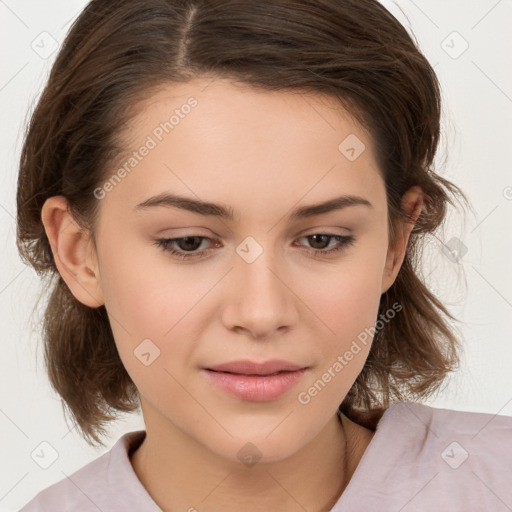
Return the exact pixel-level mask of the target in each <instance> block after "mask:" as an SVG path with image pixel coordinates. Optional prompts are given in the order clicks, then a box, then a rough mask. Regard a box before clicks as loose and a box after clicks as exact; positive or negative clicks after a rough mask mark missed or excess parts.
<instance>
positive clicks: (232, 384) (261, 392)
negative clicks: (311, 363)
mask: <svg viewBox="0 0 512 512" xmlns="http://www.w3.org/2000/svg"><path fill="white" fill-rule="evenodd" d="M277 366H281V369H279V368H276V367H277ZM283 366H285V367H286V368H285V369H282V367H283ZM202 371H203V373H204V374H205V375H206V376H207V378H208V380H209V382H210V383H213V384H214V385H215V387H216V388H218V389H220V390H221V391H223V392H225V393H227V394H228V395H230V396H232V397H236V398H238V399H240V400H244V401H250V402H268V401H271V400H276V399H278V398H279V397H281V396H282V395H284V394H285V393H286V392H287V391H289V390H291V389H292V388H293V387H295V385H296V384H297V383H298V382H299V381H300V380H301V379H302V378H303V377H304V375H305V374H306V373H307V372H308V371H309V367H307V366H300V365H295V364H292V363H286V362H283V361H277V362H276V361H271V362H267V363H264V364H256V363H252V362H251V363H248V362H247V361H244V362H240V361H238V362H235V363H228V364H224V365H218V366H215V367H212V368H202Z"/></svg>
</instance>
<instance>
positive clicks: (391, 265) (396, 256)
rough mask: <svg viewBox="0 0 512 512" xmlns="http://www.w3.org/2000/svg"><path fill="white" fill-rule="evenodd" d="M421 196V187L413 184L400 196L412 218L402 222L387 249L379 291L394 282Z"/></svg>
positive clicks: (418, 210) (418, 211) (420, 205)
mask: <svg viewBox="0 0 512 512" xmlns="http://www.w3.org/2000/svg"><path fill="white" fill-rule="evenodd" d="M423 197H424V195H423V191H422V189H421V187H419V186H414V187H411V188H410V189H409V190H408V191H407V192H406V193H405V194H404V196H403V198H402V208H403V210H405V211H406V212H407V213H408V215H409V216H410V217H411V218H412V220H410V221H408V220H405V221H404V222H403V223H402V225H401V227H400V228H399V232H398V233H397V238H396V241H395V244H394V247H390V248H389V249H388V253H387V257H386V265H385V268H384V273H383V276H382V289H381V293H385V292H387V291H388V290H389V288H391V286H392V284H393V283H394V282H395V279H396V276H397V275H398V272H399V270H400V267H401V266H402V263H403V261H404V258H405V254H406V251H407V243H408V241H409V235H410V234H411V231H412V228H413V227H414V224H415V223H416V220H417V219H418V217H419V215H420V213H421V209H422V208H423Z"/></svg>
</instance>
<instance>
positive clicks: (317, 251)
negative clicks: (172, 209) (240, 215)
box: [155, 233, 355, 260]
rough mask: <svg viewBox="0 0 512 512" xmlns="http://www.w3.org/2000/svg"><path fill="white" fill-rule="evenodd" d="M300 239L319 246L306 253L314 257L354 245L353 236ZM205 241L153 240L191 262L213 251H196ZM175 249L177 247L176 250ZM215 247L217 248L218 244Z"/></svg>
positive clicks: (198, 238) (200, 238)
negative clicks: (330, 243)
mask: <svg viewBox="0 0 512 512" xmlns="http://www.w3.org/2000/svg"><path fill="white" fill-rule="evenodd" d="M302 239H308V240H311V241H312V242H310V243H312V245H313V246H321V247H320V248H317V247H313V248H312V249H309V250H308V251H307V252H310V253H312V254H313V255H314V256H329V255H332V254H334V253H338V252H340V251H343V250H345V249H346V248H347V247H349V246H351V245H353V244H354V243H355V237H354V236H353V235H336V234H333V233H314V234H311V235H307V236H303V237H301V238H299V239H298V240H302ZM205 240H207V241H210V242H211V241H212V239H211V238H208V237H206V236H196V235H191V236H186V237H181V238H159V239H157V240H155V245H157V246H158V247H160V248H161V249H162V250H163V251H165V252H167V253H169V254H171V255H172V256H173V257H176V258H178V259H180V260H192V259H197V258H201V257H203V256H205V255H206V253H209V252H210V251H211V250H213V249H211V248H207V249H203V250H201V251H197V249H199V247H201V244H202V241H205ZM332 240H335V241H336V242H337V244H336V245H335V246H334V247H332V248H330V249H328V250H325V247H324V246H327V247H328V246H329V242H330V241H332ZM176 247H178V249H177V248H176ZM217 247H219V244H218V243H217ZM195 251H197V252H195Z"/></svg>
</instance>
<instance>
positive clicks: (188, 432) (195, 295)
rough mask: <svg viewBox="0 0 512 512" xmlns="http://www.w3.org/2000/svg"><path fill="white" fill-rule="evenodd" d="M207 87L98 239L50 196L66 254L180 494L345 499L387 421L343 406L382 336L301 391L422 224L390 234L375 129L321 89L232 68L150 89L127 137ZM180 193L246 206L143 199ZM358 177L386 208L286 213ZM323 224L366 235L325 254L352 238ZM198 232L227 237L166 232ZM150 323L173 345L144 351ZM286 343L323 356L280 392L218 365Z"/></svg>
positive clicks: (77, 292) (59, 256) (257, 501)
mask: <svg viewBox="0 0 512 512" xmlns="http://www.w3.org/2000/svg"><path fill="white" fill-rule="evenodd" d="M190 96H194V97H195V98H196V99H197V101H198V106H197V107H196V108H195V109H193V110H192V111H191V112H190V114H188V115H187V116H184V118H183V119H181V120H180V123H179V124H178V125H177V126H175V128H174V129H173V131H172V132H170V133H169V134H168V135H166V136H165V137H164V138H163V140H162V141H161V142H159V144H158V145H157V147H156V148H154V149H152V150H151V151H150V152H149V154H148V155H147V156H146V157H145V158H144V159H143V160H142V161H141V162H140V163H139V164H138V165H137V167H135V168H134V169H133V170H132V172H131V173H130V174H129V175H127V176H126V177H125V178H124V179H123V180H122V181H121V182H120V183H119V184H117V185H116V186H115V187H114V188H113V190H111V191H110V192H108V193H107V194H106V195H105V197H104V198H103V199H101V200H100V217H99V223H98V225H97V233H96V237H97V247H96V248H94V246H93V244H92V243H91V240H90V237H89V236H88V235H89V233H88V232H87V230H81V229H80V227H79V226H78V224H77V223H76V222H75V221H74V219H73V218H72V217H71V216H70V214H69V212H68V211H67V208H66V200H65V199H64V198H63V197H62V196H55V197H52V198H50V199H48V200H47V201H46V203H45V205H44V208H43V210H42V220H43V223H44V226H45V229H46V233H47V235H48V238H49V240H50V244H51V247H52V251H53V254H54V257H55V262H56V264H57V267H58V270H59V272H60V273H61V275H62V277H63V278H64V279H65V281H66V283H67V284H68V286H69V288H70V289H71V291H72V293H73V294H74V296H75V297H76V298H77V299H78V300H79V301H81V302H82V303H84V304H86V305H88V306H90V307H98V306H100V305H102V304H104V305H105V307H106V310H107V312H108V314H109V318H110V322H111V325H112V331H113V334H114V338H115V343H116V346H117V349H118V351H119V354H120V357H121V359H122V361H123V364H124V366H125V367H126V370H127V371H128V373H129V374H130V376H131V378H132V379H133V381H134V382H135V384H136V386H137V388H138V389H139V392H140V395H141V406H142V412H143V416H144V421H145V424H146V431H147V435H146V439H145V440H144V442H143V443H142V445H141V446H140V447H139V448H138V449H137V450H136V451H135V452H134V454H133V455H132V457H131V462H132V465H133V468H134V470H135V473H136V474H137V476H138V477H139V479H140V480H141V482H142V483H143V485H144V486H145V487H146V489H147V490H148V492H149V493H150V495H151V496H152V498H153V499H154V501H155V502H156V503H157V504H158V505H159V506H160V508H162V510H164V511H171V510H172V511H176V510H194V509H193V508H192V507H195V508H197V509H198V510H208V511H220V510H222V511H223V512H226V511H235V510H242V509H243V510H248V511H254V512H256V511H268V510H290V511H295V510H297V511H299V510H301V511H302V510H304V509H306V510H310V511H324V510H329V509H330V508H331V507H332V506H333V505H334V503H335V502H336V501H337V499H338V498H339V496H340V495H341V493H342V492H343V490H344V489H345V487H346V486H347V484H348V482H349V481H350V478H351V477H352V475H353V473H354V471H355V470H356V468H357V465H358V464H359V461H360V459H361V457H362V455H363V454H364V451H365V450H366V448H367V447H368V444H369V443H370V442H371V440H372V437H373V434H374V432H373V431H371V430H368V429H366V428H364V427H362V426H360V425H357V424H356V423H354V422H352V421H350V420H349V419H348V418H347V417H345V416H343V417H342V421H341V422H340V421H339V420H338V418H337V416H336V410H337V408H338V406H339V404H340V403H341V402H342V401H343V399H344V397H345V396H346V394H347V392H348V391H349V389H350V387H351V386H352V384H353V383H354V381H355V379H356V377H357V375H358V374H359V373H360V371H361V369H362V368H363V366H364V363H365V361H366V358H367V356H368V352H369V350H370V345H371V343H370V342H368V343H367V345H366V346H365V345H363V344H360V347H361V351H360V352H359V353H358V354H357V355H355V356H354V357H353V359H352V360H351V361H349V362H348V363H347V364H346V366H344V368H343V370H342V371H341V372H339V373H338V374H337V375H336V377H334V378H332V379H331V381H330V382H329V383H328V384H327V385H326V386H325V387H324V388H323V389H322V390H321V391H320V392H319V393H318V394H317V395H316V396H315V397H314V398H312V399H311V401H310V402H309V403H308V404H305V405H304V404H301V403H300V402H299V401H298V399H297V395H298V393H299V392H301V391H307V390H308V388H309V387H310V386H312V385H313V383H314V382H315V381H317V380H318V379H321V377H322V374H324V373H325V372H326V371H327V369H328V368H329V367H331V366H332V365H333V363H334V362H335V361H336V360H337V357H338V356H339V355H343V354H344V353H345V352H346V350H348V348H349V347H350V345H351V343H352V342H353V340H355V339H356V338H357V336H358V334H360V333H361V332H363V331H364V330H365V329H366V328H370V327H372V326H374V325H375V322H376V320H377V315H378V306H379V300H380V296H381V294H382V293H384V292H385V291H386V290H388V289H389V288H390V286H391V285H392V284H393V282H394V280H395V278H396V276H397V274H398V271H399V269H400V266H401V264H402V262H403V258H404V255H405V250H406V246H407V241H408V238H409V235H410V232H411V229H412V228H413V225H414V223H413V222H409V223H404V224H403V225H401V227H400V229H399V236H398V238H397V243H396V244H395V246H393V247H390V246H389V243H388V228H387V204H386V195H385V184H384V181H383V180H382V177H381V175H380V174H379V170H378V168H377V164H376V160H375V156H374V151H373V143H372V140H371V138H370V137H369V135H368V134H367V133H366V132H365V130H363V128H362V127H361V126H360V125H359V124H358V123H356V122H355V121H354V120H353V119H352V118H351V117H350V115H349V114H348V113H347V112H346V111H344V110H343V109H341V108H340V107H339V105H338V104H337V103H335V102H334V100H332V98H328V97H324V96H320V95H311V94H309V95H307V96H304V95H298V94H292V93H291V92H261V91H258V92H256V91H254V90H251V89H249V88H247V87H246V88H244V87H240V86H235V85H234V84H233V83H231V82H228V81H226V80H220V79H217V80H214V81H213V82H212V81H211V80H205V79H196V80H194V81H192V82H189V83H187V84H178V85H176V84H171V85H169V86H168V87H165V88H164V89H162V90H161V91H159V92H158V93H156V94H154V95H153V96H151V97H149V98H148V99H147V101H145V102H144V104H141V105H140V107H141V108H140V109H139V113H138V115H137V116H136V117H135V118H134V119H133V120H132V122H131V124H130V127H129V132H127V133H129V134H130V136H129V137H128V136H126V137H125V144H126V149H127V152H126V154H127V155H130V154H131V153H132V152H133V151H135V150H137V149H138V148H139V147H140V146H141V145H142V144H143V143H144V141H145V140H146V138H147V137H148V135H150V134H151V133H152V131H153V130H154V129H155V127H156V126H158V125H159V124H160V123H161V122H162V121H164V120H166V119H168V117H169V114H168V113H169V112H172V111H173V110H174V109H176V108H178V109H179V108H180V107H181V106H182V105H183V104H184V103H186V101H187V99H188V98H189V97H190ZM349 134H355V135H356V136H357V137H358V138H359V139H360V140H361V141H363V142H364V144H365V146H366V149H365V150H364V151H363V152H362V153H361V154H360V156H359V157H358V158H357V159H356V160H354V161H350V160H349V159H347V158H346V157H345V156H344V154H342V153H341V152H340V151H339V150H338V146H339V144H340V142H342V141H343V140H344V139H345V138H346V137H347V136H348V135H349ZM125 160H126V158H125ZM125 160H124V161H125ZM116 169H117V167H116V166H115V165H113V166H112V169H110V170H109V172H108V173H107V174H106V179H108V178H109V177H110V176H111V175H112V174H113V173H114V172H115V171H116ZM162 192H173V193H177V194H181V195H185V196H187V197H191V198H194V199H201V200H206V201H211V202H215V203H222V204H224V205H229V206H230V207H232V208H233V209H234V211H235V214H236V216H235V220H234V221H230V220H226V219H219V218H214V217H204V216H201V215H198V214H196V213H192V212H187V211H185V210H180V209H177V208H169V207H156V208H150V209H147V210H144V211H137V212H135V211H134V208H135V206H136V205H137V204H138V203H140V202H142V201H144V200H145V199H147V198H149V197H151V196H154V195H157V194H160V193H162ZM343 193H346V194H354V195H359V196H362V197H364V198H366V199H367V200H368V201H370V203H371V204H372V206H373V208H367V207H365V206H361V205H358V206H351V207H347V208H345V209H342V210H337V211H332V212H329V213H325V214H321V215H317V216H315V217H312V218H308V219H303V220H300V221H295V222H287V221H286V215H287V214H289V213H290V211H291V210H293V209H294V208H297V207H299V206H305V205H310V204H314V203H318V202H322V201H326V200H328V199H331V198H333V197H336V196H338V195H341V194H343ZM422 204H423V193H422V191H421V189H420V188H419V187H413V188H411V189H410V190H409V191H407V193H406V194H405V196H404V197H403V207H404V208H405V209H406V210H407V211H408V212H409V213H410V214H411V215H412V218H413V220H414V221H415V220H416V218H417V216H418V215H419V213H420V210H421V207H422ZM319 232H328V233H332V234H334V235H350V234H352V235H354V236H355V238H356V240H355V243H354V245H352V246H347V247H345V248H344V249H343V250H341V251H340V252H338V253H334V254H333V255H331V256H322V255H321V254H320V253H319V254H317V255H314V254H313V251H314V249H315V248H316V249H318V250H319V251H321V250H324V251H325V250H328V249H330V248H333V247H335V246H337V242H336V239H334V238H331V239H327V240H324V242H323V245H322V241H321V240H320V241H317V243H316V245H315V240H314V239H313V240H312V239H310V238H307V237H309V236H311V235H314V234H318V233H319ZM187 236H204V237H209V238H210V239H211V241H208V240H203V242H202V243H201V244H199V243H197V244H196V246H195V249H194V248H193V249H188V250H189V251H190V250H192V251H195V252H196V253H197V252H200V251H202V250H207V249H208V248H211V251H210V252H209V253H207V254H205V255H203V256H202V257H200V258H197V259H195V260H194V259H192V261H191V262H184V261H182V260H179V259H177V258H175V257H173V256H172V255H170V254H168V253H166V252H164V250H163V249H162V248H160V247H157V246H156V245H155V243H154V242H155V239H157V238H159V237H160V238H164V237H167V238H179V237H187ZM247 236H251V237H253V238H254V239H255V240H256V241H257V243H258V244H259V245H260V246H261V248H262V249H263V252H262V254H261V255H260V256H259V257H258V258H257V259H256V260H255V261H254V262H252V263H247V262H246V261H245V260H244V259H243V258H241V257H240V256H239V255H238V254H237V253H236V248H237V247H238V246H239V245H240V244H241V242H242V241H243V240H244V239H245V238H246V237H247ZM215 241H216V242H215ZM174 248H175V249H177V250H179V249H181V252H185V251H186V250H187V246H186V245H185V246H183V244H182V245H179V246H176V244H175V245H174ZM399 318H400V313H397V315H396V316H395V318H394V320H390V321H400V320H399ZM148 338H149V339H150V340H152V343H154V345H155V346H157V347H158V348H159V350H160V356H159V357H158V358H156V359H155V360H154V361H153V362H152V363H151V364H150V365H148V366H146V365H144V364H142V363H141V361H140V360H139V359H138V358H137V357H136V356H135V355H134V350H136V349H137V347H138V346H139V345H140V343H141V342H142V340H144V339H148ZM370 341H371V339H370ZM273 358H279V359H284V360H287V361H291V362H294V363H297V364H301V365H302V366H309V367H310V369H309V370H308V373H307V374H306V375H305V376H304V377H303V378H302V379H301V381H300V382H299V383H298V384H297V385H296V386H295V387H294V388H293V389H292V390H290V391H287V392H286V393H285V394H284V395H281V396H280V397H279V398H278V399H275V400H272V401H268V402H251V401H244V400H240V399H238V398H235V397H231V396H229V395H227V394H225V393H224V392H223V391H221V390H219V389H217V388H216V387H215V386H213V385H212V384H210V383H209V381H208V380H207V379H206V377H205V376H204V375H203V374H202V372H201V371H200V368H201V367H204V366H208V365H214V364H220V363H223V362H228V361H233V360H236V359H251V360H257V361H263V360H268V359H273ZM248 442H251V443H252V444H253V445H255V446H256V447H257V448H258V450H259V452H260V453H261V459H260V460H259V461H258V462H257V463H256V464H255V465H253V466H251V467H248V466H246V465H245V464H243V463H242V462H241V461H240V460H239V458H238V456H237V452H238V451H239V450H240V449H241V448H242V447H243V446H244V445H246V443H248ZM319 490H320V491H319Z"/></svg>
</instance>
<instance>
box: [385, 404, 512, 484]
mask: <svg viewBox="0 0 512 512" xmlns="http://www.w3.org/2000/svg"><path fill="white" fill-rule="evenodd" d="M383 419H385V421H383V422H382V428H383V430H384V432H383V433H384V434H386V435H387V436H388V437H389V436H396V435H399V436H400V438H401V440H402V442H400V441H399V439H397V443H396V444H395V445H394V446H395V449H396V448H399V449H400V451H401V452H402V453H401V457H404V460H407V461H409V462H410V463H413V461H416V462H422V463H424V464H425V465H427V464H428V465H429V466H431V467H437V468H440V469H443V470H444V469H446V468H450V469H451V470H456V469H458V468H462V469H463V470H471V471H473V473H475V472H478V474H482V473H484V474H486V475H487V476H488V477H492V475H498V474H499V472H500V471H506V470H508V471H509V472H512V416H501V415H498V414H488V413H479V412H467V411H457V410H453V409H438V408H435V407H429V406H427V405H423V404H418V403H413V402H401V403H399V404H396V405H394V406H393V407H392V408H390V409H389V410H388V411H387V413H386V415H385V416H384V417H383ZM461 473H462V471H461ZM448 474H454V473H453V472H452V473H450V472H449V473H448Z"/></svg>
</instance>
